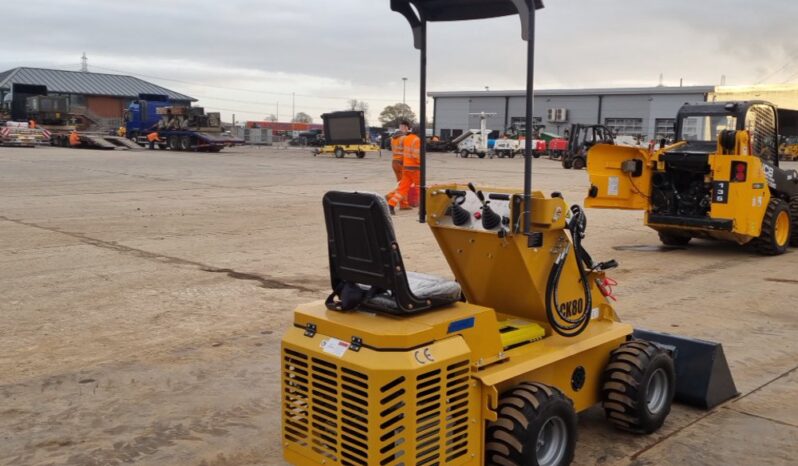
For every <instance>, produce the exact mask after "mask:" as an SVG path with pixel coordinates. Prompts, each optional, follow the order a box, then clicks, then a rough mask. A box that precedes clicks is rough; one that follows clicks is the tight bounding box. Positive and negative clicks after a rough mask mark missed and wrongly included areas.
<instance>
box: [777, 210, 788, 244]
mask: <svg viewBox="0 0 798 466" xmlns="http://www.w3.org/2000/svg"><path fill="white" fill-rule="evenodd" d="M774 233H775V237H776V243H777V244H778V245H779V246H783V245H785V244H787V240H788V239H789V237H790V216H789V215H788V214H787V212H780V213H779V216H778V217H776V228H775V232H774Z"/></svg>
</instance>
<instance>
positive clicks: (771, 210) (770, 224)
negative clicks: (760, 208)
mask: <svg viewBox="0 0 798 466" xmlns="http://www.w3.org/2000/svg"><path fill="white" fill-rule="evenodd" d="M782 212H787V215H789V214H790V205H789V204H787V203H786V202H784V201H783V200H781V199H779V198H777V197H772V198H771V199H770V203H769V204H768V208H767V210H766V211H765V218H764V219H763V220H762V232H761V233H760V234H759V238H755V239H754V240H753V241H751V246H752V247H753V248H754V250H756V252H758V253H759V254H762V255H764V256H778V255H779V254H784V253H785V252H787V249H789V247H790V239H791V238H793V234H794V233H795V232H794V230H795V229H794V228H793V226H794V222H795V220H794V219H792V218H791V219H790V220H791V223H790V233H791V234H790V235H789V236H788V239H787V241H785V242H784V244H781V245H780V244H778V243H777V242H776V219H777V218H778V217H779V215H780V214H781V213H782ZM791 217H792V216H791Z"/></svg>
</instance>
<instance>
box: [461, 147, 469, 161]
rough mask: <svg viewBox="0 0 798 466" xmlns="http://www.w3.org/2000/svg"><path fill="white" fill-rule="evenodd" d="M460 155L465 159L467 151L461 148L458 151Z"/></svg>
mask: <svg viewBox="0 0 798 466" xmlns="http://www.w3.org/2000/svg"><path fill="white" fill-rule="evenodd" d="M460 157H462V158H464V159H467V158H468V151H467V150H465V149H463V150H461V151H460Z"/></svg>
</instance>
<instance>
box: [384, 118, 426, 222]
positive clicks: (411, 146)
mask: <svg viewBox="0 0 798 466" xmlns="http://www.w3.org/2000/svg"><path fill="white" fill-rule="evenodd" d="M402 153H403V154H404V158H403V159H402V179H401V180H399V185H398V186H397V187H396V190H395V191H394V192H392V193H391V194H390V195H389V196H390V198H389V199H388V206H389V208H390V210H391V214H395V213H396V206H397V205H398V206H399V208H401V209H410V208H411V207H410V204H409V203H408V202H407V200H408V195H409V193H410V188H412V187H413V186H418V185H419V183H420V182H421V180H420V178H421V138H419V137H418V136H417V135H415V134H413V133H408V134H407V136H405V138H404V139H403V140H402Z"/></svg>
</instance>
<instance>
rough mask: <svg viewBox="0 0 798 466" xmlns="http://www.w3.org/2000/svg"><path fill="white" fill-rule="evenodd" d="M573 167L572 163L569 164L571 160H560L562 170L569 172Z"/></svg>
mask: <svg viewBox="0 0 798 466" xmlns="http://www.w3.org/2000/svg"><path fill="white" fill-rule="evenodd" d="M573 166H574V164H573V162H571V159H567V158H564V159H562V167H563V168H564V169H566V170H570V169H571V167H573Z"/></svg>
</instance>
